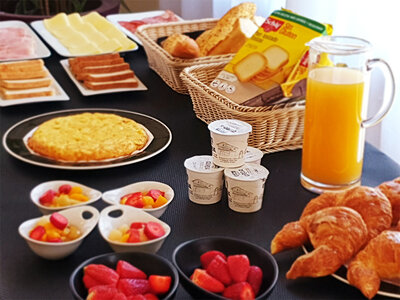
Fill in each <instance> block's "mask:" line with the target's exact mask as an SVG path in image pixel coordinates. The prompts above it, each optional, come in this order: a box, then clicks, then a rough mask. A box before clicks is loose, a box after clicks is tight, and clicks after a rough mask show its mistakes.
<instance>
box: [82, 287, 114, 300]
mask: <svg viewBox="0 0 400 300" xmlns="http://www.w3.org/2000/svg"><path fill="white" fill-rule="evenodd" d="M117 294H118V290H117V288H116V287H112V286H109V285H97V286H94V287H92V288H90V289H89V294H88V296H87V298H86V299H87V300H113V299H114V296H116V295H117Z"/></svg>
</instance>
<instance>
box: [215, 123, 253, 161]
mask: <svg viewBox="0 0 400 300" xmlns="http://www.w3.org/2000/svg"><path fill="white" fill-rule="evenodd" d="M208 129H209V130H210V135H211V147H212V157H213V162H214V164H216V165H217V166H220V167H225V168H236V167H240V166H242V165H244V163H245V154H246V149H247V139H248V138H249V134H250V132H251V131H252V127H251V125H250V124H248V123H246V122H243V121H239V120H233V119H226V120H217V121H214V122H212V123H210V124H209V125H208Z"/></svg>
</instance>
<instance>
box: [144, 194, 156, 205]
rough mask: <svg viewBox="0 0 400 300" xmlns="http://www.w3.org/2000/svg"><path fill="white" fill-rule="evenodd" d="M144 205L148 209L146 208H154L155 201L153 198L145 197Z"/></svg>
mask: <svg viewBox="0 0 400 300" xmlns="http://www.w3.org/2000/svg"><path fill="white" fill-rule="evenodd" d="M143 205H144V207H146V206H150V207H153V205H154V199H153V198H151V197H150V196H143Z"/></svg>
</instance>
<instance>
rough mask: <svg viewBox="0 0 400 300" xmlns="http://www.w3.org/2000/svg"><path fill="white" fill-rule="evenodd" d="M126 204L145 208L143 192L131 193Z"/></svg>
mask: <svg viewBox="0 0 400 300" xmlns="http://www.w3.org/2000/svg"><path fill="white" fill-rule="evenodd" d="M125 205H130V206H134V207H137V208H143V206H144V203H143V194H142V193H141V192H137V193H132V194H130V195H129V197H128V198H127V199H126V202H125Z"/></svg>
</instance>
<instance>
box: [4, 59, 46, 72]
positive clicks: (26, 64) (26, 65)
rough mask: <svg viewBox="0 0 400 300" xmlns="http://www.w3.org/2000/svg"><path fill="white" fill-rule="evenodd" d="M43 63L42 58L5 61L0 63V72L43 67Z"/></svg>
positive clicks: (34, 69) (32, 69)
mask: <svg viewBox="0 0 400 300" xmlns="http://www.w3.org/2000/svg"><path fill="white" fill-rule="evenodd" d="M43 66H44V63H43V60H42V59H34V60H25V61H18V62H6V63H1V64H0V72H2V73H3V72H17V71H18V72H22V71H26V70H27V69H29V70H31V71H36V70H41V69H43Z"/></svg>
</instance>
